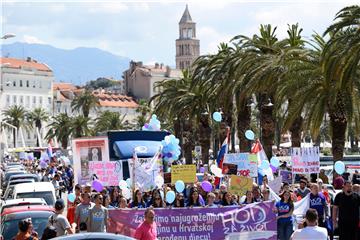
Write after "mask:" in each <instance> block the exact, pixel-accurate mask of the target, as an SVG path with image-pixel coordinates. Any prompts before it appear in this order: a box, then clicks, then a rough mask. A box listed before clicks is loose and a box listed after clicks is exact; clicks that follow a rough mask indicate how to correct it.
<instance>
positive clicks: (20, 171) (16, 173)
mask: <svg viewBox="0 0 360 240" xmlns="http://www.w3.org/2000/svg"><path fill="white" fill-rule="evenodd" d="M24 173H26V172H25V171H23V170H14V171H7V172H5V176H4V179H3V180H4V181H3V183H2V184H3V185H2V188H3V189H4V188H6V186H7V184H8V181H9V179H10V177H11V176H13V175H19V174H24Z"/></svg>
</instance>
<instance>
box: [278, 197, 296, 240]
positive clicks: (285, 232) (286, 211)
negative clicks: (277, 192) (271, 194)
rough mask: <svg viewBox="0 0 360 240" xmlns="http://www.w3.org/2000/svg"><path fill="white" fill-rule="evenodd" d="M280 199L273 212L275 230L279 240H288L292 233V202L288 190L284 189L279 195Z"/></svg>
mask: <svg viewBox="0 0 360 240" xmlns="http://www.w3.org/2000/svg"><path fill="white" fill-rule="evenodd" d="M280 198H281V199H280V201H278V202H277V203H276V204H275V208H274V212H276V213H277V214H278V216H277V231H278V239H279V240H289V239H290V236H291V234H292V233H293V221H292V213H293V211H294V204H293V202H292V200H291V197H290V192H289V191H284V192H283V193H282V194H281V196H280Z"/></svg>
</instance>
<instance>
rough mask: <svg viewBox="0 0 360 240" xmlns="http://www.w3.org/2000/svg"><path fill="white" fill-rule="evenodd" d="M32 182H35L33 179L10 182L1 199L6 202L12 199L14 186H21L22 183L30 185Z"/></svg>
mask: <svg viewBox="0 0 360 240" xmlns="http://www.w3.org/2000/svg"><path fill="white" fill-rule="evenodd" d="M32 182H35V181H34V179H16V180H10V181H9V183H8V185H7V187H6V190H5V192H4V196H3V199H4V200H7V199H12V198H13V193H14V188H15V186H16V185H18V184H22V183H32Z"/></svg>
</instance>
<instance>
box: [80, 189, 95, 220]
mask: <svg viewBox="0 0 360 240" xmlns="http://www.w3.org/2000/svg"><path fill="white" fill-rule="evenodd" d="M90 200H91V196H90V193H82V194H81V203H80V204H79V205H77V206H76V209H75V223H76V224H77V225H78V226H80V225H84V224H86V219H87V218H88V217H89V210H90V208H92V207H94V205H95V204H94V203H92V202H90Z"/></svg>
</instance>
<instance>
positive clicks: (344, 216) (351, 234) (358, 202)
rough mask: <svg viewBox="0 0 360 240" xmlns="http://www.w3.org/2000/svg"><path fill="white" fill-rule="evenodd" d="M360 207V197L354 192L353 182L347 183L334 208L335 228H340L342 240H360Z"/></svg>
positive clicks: (337, 196) (336, 199) (336, 198)
mask: <svg viewBox="0 0 360 240" xmlns="http://www.w3.org/2000/svg"><path fill="white" fill-rule="evenodd" d="M359 207H360V196H359V195H358V194H356V193H353V192H352V186H351V182H350V181H346V182H345V184H344V187H343V191H342V192H340V193H338V194H337V195H336V197H335V201H334V206H333V216H332V217H333V226H334V229H335V228H337V227H339V237H340V238H339V239H340V240H358V239H359V237H360V236H358V235H359V231H358V225H359Z"/></svg>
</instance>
